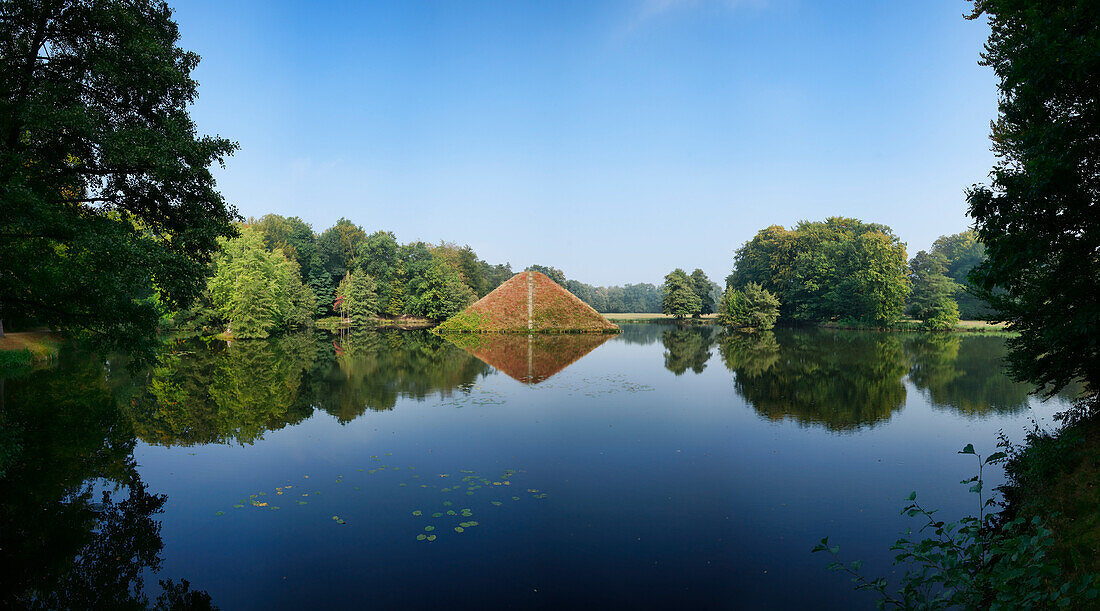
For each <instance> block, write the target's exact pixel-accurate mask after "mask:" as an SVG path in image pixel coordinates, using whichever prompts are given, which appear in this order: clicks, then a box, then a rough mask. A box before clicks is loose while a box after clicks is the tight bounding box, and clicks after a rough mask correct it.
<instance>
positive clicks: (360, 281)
mask: <svg viewBox="0 0 1100 611" xmlns="http://www.w3.org/2000/svg"><path fill="white" fill-rule="evenodd" d="M336 295H337V299H339V301H340V310H341V313H342V315H345V316H346V317H347V318H349V319H351V322H352V324H353V325H354V326H357V327H362V326H364V325H366V324H367V323H368V322H369V321H370V319H371V318H373V317H374V315H375V314H377V313H378V310H379V307H378V304H379V300H378V291H377V285H376V284H375V282H374V279H372V278H371V277H370V276H369V275H368V274H366V273H364V272H362V271H357V272H348V273H347V275H346V276H344V279H343V280H342V281H340V286H338V287H336Z"/></svg>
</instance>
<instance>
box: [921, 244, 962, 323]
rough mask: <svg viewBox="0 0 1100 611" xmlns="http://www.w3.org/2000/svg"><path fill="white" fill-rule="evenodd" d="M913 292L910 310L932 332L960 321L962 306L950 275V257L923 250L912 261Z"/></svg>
mask: <svg viewBox="0 0 1100 611" xmlns="http://www.w3.org/2000/svg"><path fill="white" fill-rule="evenodd" d="M909 268H910V270H912V271H911V273H910V279H911V281H912V283H913V292H912V293H910V294H909V311H910V313H911V314H913V316H916V317H917V318H918V319H920V320H921V321H923V322H924V326H925V327H926V328H927V329H929V330H931V331H950V330H952V329H954V328H955V326H956V325H958V323H959V306H958V304H957V303H956V302H955V300H954V298H952V295H954V294H955V292H956V290H957V285H956V284H955V283H954V282H953V281H952V280H951V279H950V278H948V277H947V259H946V257H944V256H943V255H942V254H940V253H937V252H932V253H927V252H925V251H923V250H922V251H920V252H918V253H917V255H916V256H915V257H913V260H912V261H910V262H909Z"/></svg>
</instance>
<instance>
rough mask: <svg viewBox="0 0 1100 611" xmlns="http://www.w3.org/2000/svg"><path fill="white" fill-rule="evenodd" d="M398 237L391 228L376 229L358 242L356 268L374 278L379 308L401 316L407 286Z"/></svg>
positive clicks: (387, 312)
mask: <svg viewBox="0 0 1100 611" xmlns="http://www.w3.org/2000/svg"><path fill="white" fill-rule="evenodd" d="M399 248H400V247H399V245H398V244H397V238H396V237H394V235H393V232H390V231H376V232H374V233H372V234H370V235H369V236H367V238H366V239H365V240H363V241H362V242H361V243H360V244H359V254H358V256H357V257H356V268H357V269H360V270H363V272H366V274H367V275H368V276H370V277H371V279H372V280H374V284H375V287H376V289H377V291H378V304H379V308H378V311H382V312H384V313H386V314H390V315H392V316H399V315H400V314H401V312H402V311H403V309H404V305H405V304H404V298H403V296H404V287H403V286H401V284H402V282H403V280H404V279H403V278H402V271H401V265H400V263H401V262H400V260H399V259H398V256H397V253H398V249H399Z"/></svg>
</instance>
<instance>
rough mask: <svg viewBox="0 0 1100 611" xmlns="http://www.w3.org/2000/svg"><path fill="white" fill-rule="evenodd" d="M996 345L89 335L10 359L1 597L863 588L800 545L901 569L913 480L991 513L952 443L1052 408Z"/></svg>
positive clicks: (732, 602) (652, 600)
mask: <svg viewBox="0 0 1100 611" xmlns="http://www.w3.org/2000/svg"><path fill="white" fill-rule="evenodd" d="M1003 355H1004V344H1003V339H1001V338H999V337H984V336H967V337H960V336H951V337H922V336H918V335H905V334H872V333H858V332H826V331H783V332H777V333H775V334H774V335H773V334H768V335H766V336H762V337H742V336H733V337H728V336H726V335H725V334H724V333H723V332H722V331H720V330H719V329H717V328H714V327H692V328H677V327H673V326H668V325H628V326H625V327H624V332H623V334H622V335H619V336H615V337H606V338H605V337H600V338H597V339H591V338H589V339H581V338H560V339H558V340H554V339H553V338H538V339H537V341H536V340H530V341H529V340H528V339H527V338H522V337H519V338H509V339H508V340H507V341H504V340H499V339H494V340H493V341H488V340H486V341H479V342H473V343H472V344H471V343H463V346H462V347H458V346H455V345H452V344H450V343H448V342H446V341H443V340H441V339H439V338H436V337H434V336H432V335H430V334H428V333H424V332H404V333H397V332H394V333H373V334H366V335H361V336H355V337H333V336H330V335H326V334H321V333H318V334H315V335H305V336H296V337H288V338H283V339H278V340H271V341H254V342H237V343H234V344H232V345H231V346H226V345H225V344H221V343H211V344H209V345H205V344H202V343H198V342H195V343H181V344H179V345H176V346H174V347H173V349H172V350H170V351H168V352H166V353H165V354H164V355H163V356H162V357H161V359H160V361H159V362H158V364H157V366H156V367H154V368H152V369H148V370H144V371H141V372H130V371H128V370H127V369H126V368H125V367H123V366H122V364H121V363H118V362H110V363H104V362H102V360H97V359H92V358H88V357H81V356H80V355H76V354H71V355H67V356H66V357H65V358H64V359H63V361H62V363H60V364H59V366H57V367H56V368H54V369H51V370H42V371H33V372H22V373H16V374H13V375H9V376H8V377H7V378H6V379H4V381H3V384H4V386H3V388H2V390H3V393H2V395H0V396H2V397H3V401H4V403H3V405H2V410H0V418H2V420H0V425H2V428H0V431H2V435H0V460H3V461H4V462H3V463H0V464H3V465H5V466H6V469H7V473H6V475H5V476H4V478H3V479H2V480H0V494H2V496H3V498H4V503H3V509H2V514H0V560H2V561H3V563H4V566H3V571H2V573H3V575H2V576H0V588H3V591H2V594H3V601H4V602H5V603H6V604H7V605H8V606H18V605H19V604H20V603H17V602H16V601H18V600H21V601H22V603H26V602H27V601H28V600H35V599H36V600H38V601H40V602H41V603H42V605H43V606H47V607H49V606H54V607H64V608H85V607H96V606H98V607H103V608H123V607H125V606H132V605H135V604H137V605H142V604H146V603H153V602H155V601H156V600H157V597H158V596H167V595H166V594H163V593H162V591H163V590H164V588H162V587H161V584H160V582H162V581H163V582H164V583H168V582H167V580H172V581H171V582H170V584H171V585H170V587H169V590H170V591H175V592H176V595H177V598H179V597H182V596H184V595H185V594H184V593H183V591H182V589H181V585H180V584H181V580H187V582H189V589H190V591H191V592H192V595H194V594H195V593H196V592H197V593H199V594H201V593H202V592H205V593H208V594H209V596H210V598H211V600H212V602H213V604H215V605H217V606H218V607H220V608H222V609H260V608H263V609H270V608H285V609H297V608H348V607H354V608H363V607H370V608H416V607H440V606H444V605H445V606H448V607H457V608H465V607H486V608H495V607H521V608H527V607H544V608H558V607H565V606H579V607H594V606H602V607H612V606H615V607H619V606H623V607H625V606H630V607H638V608H674V607H678V608H777V609H782V608H807V607H813V608H838V609H840V608H853V607H855V608H861V607H871V606H872V599H870V598H869V597H867V596H866V595H865V594H863V593H856V592H853V591H852V590H851V588H850V584H849V583H848V581H847V580H846V579H845V578H843V577H841V576H839V575H837V574H834V573H830V572H828V571H826V570H825V568H824V565H825V564H826V562H827V558H824V557H822V556H820V555H811V554H810V553H809V549H810V548H811V547H812V546H813V545H814V544H815V543H816V542H817V540H818V539H820V538H821V537H822V536H825V535H829V536H830V539H831V541H833V542H835V543H838V544H839V545H841V547H842V550H843V554H844V555H845V556H846V557H847V558H849V559H862V560H863V561H864V563H865V564H864V566H865V568H866V570H867V573H868V574H872V575H874V574H886V575H888V576H889V575H892V573H891V570H892V569H891V566H890V560H891V554H890V552H889V546H890V544H891V543H893V541H894V540H896V539H897V537H898V535H899V533H900V532H902V531H903V530H904V529H905V528H907V527H908V526H910V525H911V522H910V521H909V519H908V518H905V517H902V516H900V515H899V510H900V508H901V507H902V504H903V502H902V499H903V498H904V497H905V496H906V495H907V494H908V493H909V492H910V491H912V490H916V491H917V492H918V497H919V498H920V499H921V500H922V501H923V502H925V503H927V504H928V505H929V506H933V507H939V508H941V509H942V512H943V515H944V516H945V517H946V516H951V517H955V516H958V515H961V513H962V512H964V511H974V510H975V509H976V506H977V502H976V499H975V497H974V495H970V494H967V493H966V491H965V488H964V487H963V486H960V485H958V483H957V482H958V481H959V480H961V479H964V478H966V477H969V476H970V475H972V474H973V473H974V471H975V466H974V463H973V462H972V457H965V456H960V455H958V454H956V453H955V452H956V450H958V449H959V448H961V447H962V446H963V445H965V444H966V443H969V442H973V443H974V444H975V445H976V447H977V448H978V449H979V451H980V452H983V453H990V452H992V451H993V450H994V448H995V443H996V436H997V434H998V432H999V431H1004V432H1005V434H1007V435H1008V436H1009V437H1010V438H1012V439H1015V440H1019V439H1020V438H1022V436H1023V433H1024V432H1025V431H1026V430H1027V429H1028V428H1029V427H1031V426H1032V422H1033V421H1038V422H1039V423H1040V424H1046V425H1049V424H1050V422H1051V416H1052V415H1053V414H1054V413H1055V412H1057V411H1059V410H1060V409H1061V408H1063V407H1064V403H1062V402H1060V401H1058V400H1054V401H1051V402H1047V403H1041V402H1038V401H1037V400H1035V399H1034V398H1032V397H1029V396H1028V395H1027V387H1026V386H1022V385H1018V384H1014V383H1012V382H1011V381H1009V380H1008V379H1007V378H1006V377H1005V376H1004V375H1003V374H1002V373H1001V369H1000V363H999V359H1000V358H1001V357H1002V356H1003ZM968 459H970V460H968ZM1000 478H1001V474H1000V473H999V472H994V473H992V474H991V475H990V482H991V483H992V484H997V483H999V481H1000ZM163 600H167V599H163Z"/></svg>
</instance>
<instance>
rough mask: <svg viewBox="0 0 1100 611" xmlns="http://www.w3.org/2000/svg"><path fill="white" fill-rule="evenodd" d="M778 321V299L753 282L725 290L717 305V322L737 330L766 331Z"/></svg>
mask: <svg viewBox="0 0 1100 611" xmlns="http://www.w3.org/2000/svg"><path fill="white" fill-rule="evenodd" d="M778 319H779V299H778V298H776V296H775V295H773V294H772V293H771V292H769V291H768V290H767V289H765V288H764V287H762V286H760V285H759V284H757V283H755V282H750V283H748V284H747V285H745V288H744V289H726V292H725V293H724V294H723V295H722V300H721V301H720V302H719V304H718V322H719V323H721V324H723V325H725V326H727V327H733V328H737V329H754V330H757V331H767V330H769V329H771V328H773V327H775V321H776V320H778Z"/></svg>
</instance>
